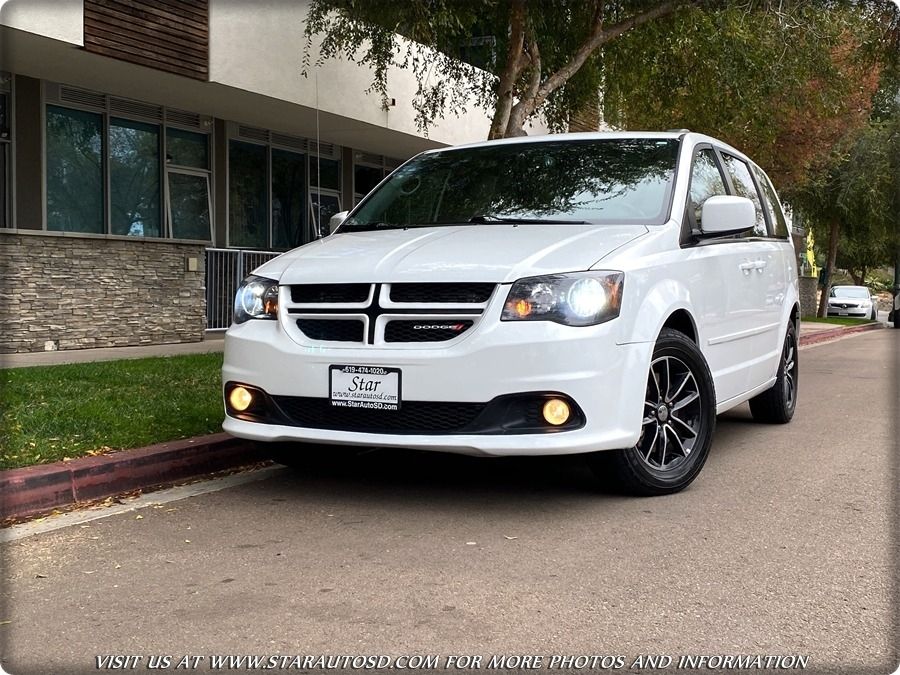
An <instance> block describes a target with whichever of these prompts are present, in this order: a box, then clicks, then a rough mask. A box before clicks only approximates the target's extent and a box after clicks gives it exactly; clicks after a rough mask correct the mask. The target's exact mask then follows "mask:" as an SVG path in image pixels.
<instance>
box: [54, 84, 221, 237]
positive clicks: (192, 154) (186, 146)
mask: <svg viewBox="0 0 900 675" xmlns="http://www.w3.org/2000/svg"><path fill="white" fill-rule="evenodd" d="M58 88H59V90H60V91H63V92H64V93H62V94H59V93H57V94H54V95H53V96H51V97H49V100H50V101H54V102H55V101H60V102H64V103H69V102H72V104H73V105H77V106H79V107H78V108H77V109H76V108H70V107H63V106H59V105H55V104H54V103H48V104H47V107H46V144H45V147H46V171H47V193H46V196H47V229H48V230H53V231H58V232H84V233H93V234H113V235H119V236H128V237H145V238H162V237H169V238H175V239H190V240H199V241H210V240H211V238H212V226H211V224H212V213H211V212H212V204H211V200H210V189H209V186H210V180H209V173H210V171H209V167H210V158H209V135H208V134H206V133H200V132H196V131H189V130H187V129H182V128H180V127H177V126H168V125H167V124H166V115H167V114H168V113H167V111H166V110H165V109H163V108H161V107H159V106H153V105H150V104H143V103H139V102H134V101H126V100H124V99H114V98H112V97H107V96H105V95H103V94H96V93H93V92H82V91H80V90H74V89H72V88H70V87H66V86H65V85H59V86H58ZM66 97H68V98H66ZM112 112H116V113H121V114H115V115H114V114H112ZM126 115H127V116H126ZM172 115H173V123H177V124H183V125H184V126H194V125H196V127H197V128H201V127H202V124H201V122H202V118H201V117H200V116H199V115H194V114H193V113H185V112H182V111H172ZM132 116H134V117H132ZM163 157H165V162H163V161H162V158H163Z"/></svg>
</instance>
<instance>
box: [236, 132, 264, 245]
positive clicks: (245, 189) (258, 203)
mask: <svg viewBox="0 0 900 675" xmlns="http://www.w3.org/2000/svg"><path fill="white" fill-rule="evenodd" d="M266 163H267V162H266V147H265V146H264V145H255V144H253V143H244V142H242V141H230V142H229V144H228V197H229V204H228V243H229V244H230V245H231V246H243V247H245V248H265V247H266V246H267V245H268V243H269V241H268V240H269V237H268V230H269V210H268V206H267V204H266V199H267V192H268V190H267V188H266V178H267V177H266Z"/></svg>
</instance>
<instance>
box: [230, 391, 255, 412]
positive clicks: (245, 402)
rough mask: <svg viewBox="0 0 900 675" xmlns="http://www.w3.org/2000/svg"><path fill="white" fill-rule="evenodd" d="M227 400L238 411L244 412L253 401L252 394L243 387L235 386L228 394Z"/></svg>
mask: <svg viewBox="0 0 900 675" xmlns="http://www.w3.org/2000/svg"><path fill="white" fill-rule="evenodd" d="M228 402H229V403H230V404H231V407H232V408H234V409H235V410H237V411H238V412H244V411H245V410H246V409H247V408H249V407H250V404H251V403H253V394H251V393H250V392H249V391H248V390H247V389H244V387H235V388H234V389H232V390H231V393H230V394H228Z"/></svg>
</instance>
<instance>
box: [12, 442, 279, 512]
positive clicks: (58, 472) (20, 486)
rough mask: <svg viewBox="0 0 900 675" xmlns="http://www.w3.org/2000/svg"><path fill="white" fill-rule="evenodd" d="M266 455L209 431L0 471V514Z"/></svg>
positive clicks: (157, 483) (43, 508)
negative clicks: (106, 452) (141, 446)
mask: <svg viewBox="0 0 900 675" xmlns="http://www.w3.org/2000/svg"><path fill="white" fill-rule="evenodd" d="M264 459H266V457H264V456H263V454H262V453H261V452H260V451H259V450H257V449H256V448H255V447H254V446H253V444H252V443H248V442H247V441H244V440H242V439H239V438H234V437H233V436H229V435H228V434H224V433H221V434H211V435H209V436H199V437H197V438H188V439H185V440H181V441H171V442H168V443H159V444H157V445H151V446H148V447H146V448H138V449H135V450H122V451H120V452H115V453H112V454H109V455H101V456H97V457H81V458H79V459H73V460H72V461H70V462H55V463H53V464H41V465H37V466H28V467H23V468H21V469H10V470H8V471H0V519H5V518H21V517H24V516H32V515H35V514H39V513H46V512H48V511H51V510H52V509H55V508H59V507H62V506H69V505H71V504H75V503H76V502H81V501H87V500H91V499H98V498H101V497H108V496H111V495H116V494H120V493H122V492H128V491H129V490H136V489H148V488H152V487H161V486H165V485H171V484H172V483H174V482H176V481H179V480H184V479H185V478H193V477H196V476H202V475H205V474H210V473H215V472H216V471H224V470H226V469H232V468H235V467H238V466H243V465H247V464H254V463H256V462H260V461H263V460H264Z"/></svg>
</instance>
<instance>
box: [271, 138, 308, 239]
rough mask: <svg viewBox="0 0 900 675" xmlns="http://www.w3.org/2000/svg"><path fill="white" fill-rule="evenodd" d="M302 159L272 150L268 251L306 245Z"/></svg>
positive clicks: (303, 164) (282, 151)
mask: <svg viewBox="0 0 900 675" xmlns="http://www.w3.org/2000/svg"><path fill="white" fill-rule="evenodd" d="M305 215H306V155H300V154H298V153H296V152H289V151H288V150H277V149H274V148H273V149H272V247H273V248H294V247H296V246H300V245H301V244H305V243H306V242H307V241H309V236H308V234H307V233H306V231H305V224H306V218H305Z"/></svg>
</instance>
